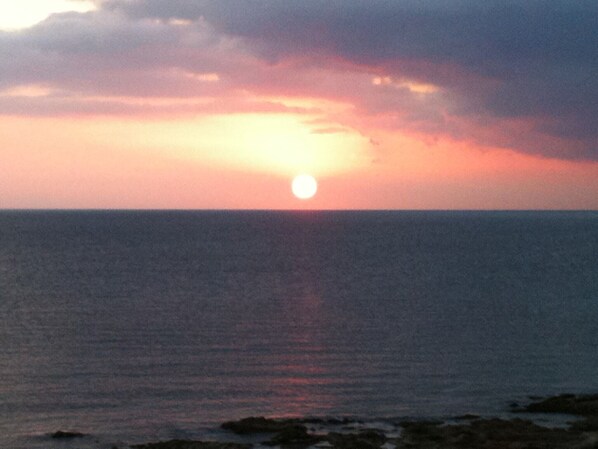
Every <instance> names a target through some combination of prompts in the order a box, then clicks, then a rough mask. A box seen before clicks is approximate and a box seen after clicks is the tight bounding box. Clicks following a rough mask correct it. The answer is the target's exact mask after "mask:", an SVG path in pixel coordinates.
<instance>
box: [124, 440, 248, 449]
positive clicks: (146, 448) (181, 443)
mask: <svg viewBox="0 0 598 449" xmlns="http://www.w3.org/2000/svg"><path fill="white" fill-rule="evenodd" d="M130 447H131V448H133V449H250V448H251V445H250V444H238V443H220V442H216V441H192V440H170V441H159V442H157V443H147V444H135V445H132V446H130Z"/></svg>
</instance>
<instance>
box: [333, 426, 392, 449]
mask: <svg viewBox="0 0 598 449" xmlns="http://www.w3.org/2000/svg"><path fill="white" fill-rule="evenodd" d="M326 440H328V441H329V442H330V443H331V444H332V446H333V447H334V448H335V449H379V448H380V446H382V445H383V444H384V443H385V442H386V437H385V436H384V434H383V433H382V432H379V431H377V430H366V431H363V432H359V433H336V432H331V433H329V434H328V435H327V436H326Z"/></svg>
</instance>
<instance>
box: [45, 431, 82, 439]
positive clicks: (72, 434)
mask: <svg viewBox="0 0 598 449" xmlns="http://www.w3.org/2000/svg"><path fill="white" fill-rule="evenodd" d="M84 436H85V434H84V433H80V432H63V431H62V430H59V431H57V432H54V433H53V434H52V438H55V439H68V438H81V437H84Z"/></svg>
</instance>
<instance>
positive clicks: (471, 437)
mask: <svg viewBox="0 0 598 449" xmlns="http://www.w3.org/2000/svg"><path fill="white" fill-rule="evenodd" d="M583 441H584V439H583V438H581V436H580V435H579V434H577V433H575V432H570V431H569V430H566V429H551V428H547V427H542V426H538V425H537V424H534V423H533V422H531V421H527V420H522V419H514V420H502V419H485V420H475V421H473V422H471V423H470V424H459V425H448V426H437V425H427V426H426V425H425V424H422V425H420V426H418V427H412V428H410V427H406V428H404V432H403V443H404V444H405V447H408V446H411V447H415V448H430V449H435V448H446V449H478V448H486V449H504V448H511V449H532V448H551V449H560V448H562V449H565V448H567V449H569V448H572V447H581V446H583V444H582V442H583Z"/></svg>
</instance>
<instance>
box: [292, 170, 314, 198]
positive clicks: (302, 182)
mask: <svg viewBox="0 0 598 449" xmlns="http://www.w3.org/2000/svg"><path fill="white" fill-rule="evenodd" d="M291 188H292V190H293V194H294V195H295V196H296V197H297V198H299V199H302V200H306V199H308V198H311V197H312V196H314V195H315V194H316V192H317V191H318V182H317V181H316V179H315V178H314V177H313V176H311V175H298V176H295V178H294V179H293V183H292V184H291Z"/></svg>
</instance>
